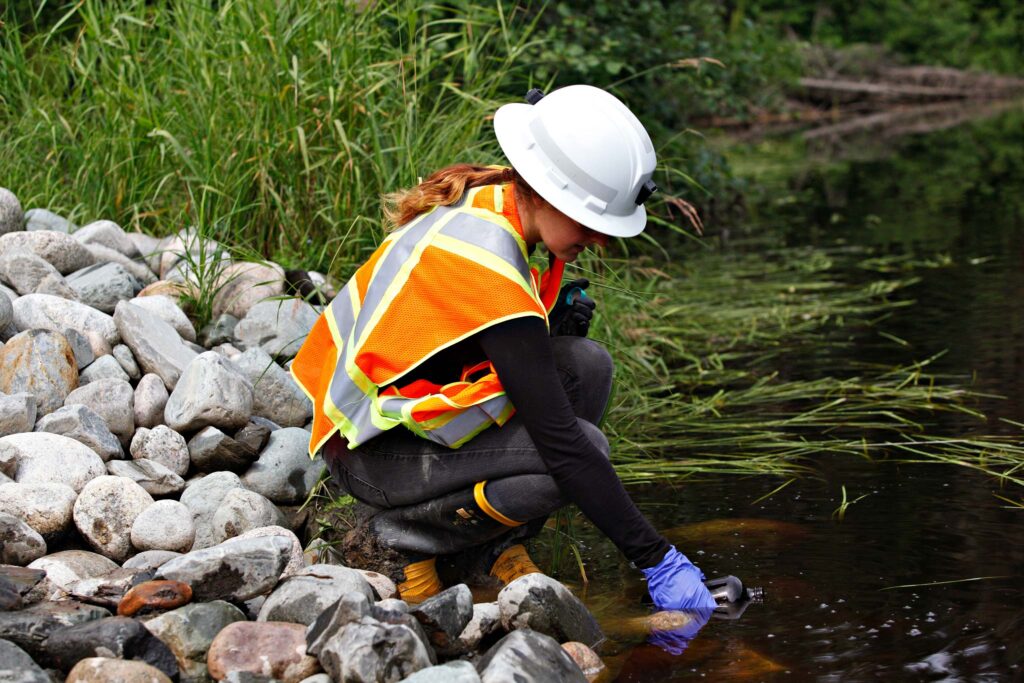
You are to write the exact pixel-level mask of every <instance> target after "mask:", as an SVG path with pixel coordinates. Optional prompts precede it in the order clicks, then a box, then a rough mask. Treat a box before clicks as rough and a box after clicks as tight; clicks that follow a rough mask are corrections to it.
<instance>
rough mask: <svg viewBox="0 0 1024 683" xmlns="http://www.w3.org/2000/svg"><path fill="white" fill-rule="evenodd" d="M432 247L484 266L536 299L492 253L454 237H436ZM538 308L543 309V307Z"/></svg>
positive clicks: (503, 261)
mask: <svg viewBox="0 0 1024 683" xmlns="http://www.w3.org/2000/svg"><path fill="white" fill-rule="evenodd" d="M433 245H434V246H435V247H437V248H438V249H443V250H444V251H447V252H450V253H452V254H455V255H456V256H462V257H464V258H467V259H469V260H471V261H473V262H474V263H479V264H480V265H482V266H485V267H486V268H487V269H488V270H493V271H494V272H495V273H497V274H498V275H501V276H502V277H504V278H505V279H506V280H510V281H511V282H514V283H515V284H517V285H519V287H521V288H522V290H523V291H524V292H526V293H527V294H529V295H530V297H531V298H533V299H537V295H536V293H535V292H534V291H533V288H532V287H531V285H530V283H529V282H526V281H525V280H523V276H522V274H520V273H519V271H517V270H516V269H515V268H513V267H512V265H511V264H509V262H508V261H506V260H505V259H503V258H501V257H500V256H495V255H494V254H493V253H492V252H490V251H488V250H486V249H481V248H480V247H478V246H476V245H474V244H470V243H469V242H465V241H463V240H460V239H456V238H454V237H448V236H447V235H437V236H436V237H435V238H434V240H433ZM540 308H544V306H543V305H541V306H540Z"/></svg>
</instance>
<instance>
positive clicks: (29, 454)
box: [0, 432, 107, 491]
mask: <svg viewBox="0 0 1024 683" xmlns="http://www.w3.org/2000/svg"><path fill="white" fill-rule="evenodd" d="M5 458H13V459H14V460H15V461H16V462H17V469H16V471H15V473H14V480H15V481H17V482H18V483H21V484H65V485H67V486H70V487H71V488H72V489H74V490H75V491H81V490H82V488H83V487H84V486H85V485H86V484H87V483H88V482H89V481H91V480H93V479H95V478H96V477H98V476H101V475H102V474H104V473H105V472H106V471H107V470H106V467H104V465H103V460H102V459H101V458H100V456H98V455H96V451H94V450H92V449H91V448H89V447H88V446H86V445H85V444H82V443H79V442H78V441H75V440H74V439H70V438H68V437H66V436H61V435H60V434H47V433H44V432H31V433H28V434H11V435H9V436H4V437H0V461H3V460H4V459H5Z"/></svg>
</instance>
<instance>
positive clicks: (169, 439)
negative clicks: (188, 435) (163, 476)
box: [129, 425, 189, 477]
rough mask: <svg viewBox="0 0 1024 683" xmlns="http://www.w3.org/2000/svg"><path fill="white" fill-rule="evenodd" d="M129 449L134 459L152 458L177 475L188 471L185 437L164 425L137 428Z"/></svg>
mask: <svg viewBox="0 0 1024 683" xmlns="http://www.w3.org/2000/svg"><path fill="white" fill-rule="evenodd" d="M129 450H130V451H131V454H132V457H133V458H135V459H136V460H141V459H146V460H153V461H154V462H158V463H160V464H161V465H163V466H164V467H166V468H167V469H169V470H170V471H172V472H174V473H175V474H177V475H178V476H179V477H182V476H185V473H186V472H188V465H189V457H188V444H187V443H186V442H185V437H183V436H182V435H181V434H179V433H178V432H176V431H174V430H173V429H171V428H170V427H168V426H166V425H157V426H156V427H153V428H152V429H139V430H137V431H136V432H135V436H134V437H133V438H132V444H131V446H130V447H129Z"/></svg>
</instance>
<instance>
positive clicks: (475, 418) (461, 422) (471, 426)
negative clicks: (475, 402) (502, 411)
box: [427, 406, 491, 448]
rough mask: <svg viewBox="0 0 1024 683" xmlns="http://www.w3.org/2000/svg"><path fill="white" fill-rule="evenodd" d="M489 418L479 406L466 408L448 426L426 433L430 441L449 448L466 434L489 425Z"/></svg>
mask: <svg viewBox="0 0 1024 683" xmlns="http://www.w3.org/2000/svg"><path fill="white" fill-rule="evenodd" d="M490 423H491V418H490V416H489V415H488V414H487V413H485V412H484V411H482V410H481V409H480V406H472V407H469V408H466V409H465V410H464V411H462V412H461V413H459V415H458V416H457V417H455V418H453V419H452V420H451V421H450V422H449V423H448V424H446V425H444V426H443V427H438V428H437V429H431V430H430V431H428V432H427V434H428V435H429V436H430V440H431V441H436V442H437V443H440V444H444V445H445V446H448V447H449V448H451V447H452V446H454V445H455V444H457V443H458V442H459V441H461V440H462V439H463V438H464V437H465V436H466V434H470V433H472V432H474V431H476V430H478V429H480V427H481V426H482V425H484V424H490Z"/></svg>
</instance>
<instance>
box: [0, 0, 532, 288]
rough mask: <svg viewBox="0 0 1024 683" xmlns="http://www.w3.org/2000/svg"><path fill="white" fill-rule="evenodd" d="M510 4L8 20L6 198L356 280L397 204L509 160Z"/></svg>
mask: <svg viewBox="0 0 1024 683" xmlns="http://www.w3.org/2000/svg"><path fill="white" fill-rule="evenodd" d="M359 5H366V8H365V9H362V10H360V9H359ZM502 7H503V5H502V4H501V3H493V4H490V3H481V4H466V5H465V6H464V8H463V11H455V10H452V9H450V8H448V7H447V6H444V5H440V4H430V3H414V2H400V1H393V2H373V3H355V2H338V3H320V4H316V3H305V2H299V1H298V0H280V1H278V0H252V1H247V2H231V1H228V2H224V3H220V4H219V8H218V9H216V10H213V9H211V4H210V3H204V2H199V1H197V0H158V1H156V2H144V1H142V0H115V1H113V2H100V1H98V0H84V1H83V2H79V3H76V4H75V5H74V6H73V9H72V10H70V11H69V13H68V16H67V21H65V22H63V23H58V25H57V26H56V27H54V28H53V29H50V30H49V31H47V32H44V33H36V34H30V35H29V37H26V35H25V34H23V33H21V32H19V31H18V30H17V28H16V26H15V21H16V20H15V18H14V17H10V16H8V17H6V19H5V21H6V25H5V26H4V27H3V28H2V29H0V41H2V42H0V129H2V130H3V136H4V144H3V145H2V146H0V168H3V178H2V180H3V184H4V185H5V186H6V187H8V188H9V189H11V190H12V191H14V192H15V194H16V195H17V196H19V198H20V199H21V201H22V203H23V204H24V205H25V206H26V208H28V207H34V206H46V207H51V208H53V209H55V210H56V211H58V212H59V213H61V214H64V215H68V216H69V217H71V218H72V219H77V220H80V221H89V220H94V219H96V218H101V217H102V218H109V219H112V220H115V221H117V222H119V223H121V224H122V225H123V226H125V227H126V228H128V229H142V230H144V231H146V232H150V233H154V234H161V235H162V234H170V233H173V232H176V231H177V230H179V229H180V228H182V227H185V226H187V225H192V224H196V223H199V222H201V225H199V226H198V227H199V228H200V229H201V230H203V231H204V232H205V233H206V234H207V235H208V236H210V237H213V238H214V239H218V240H220V241H221V242H223V243H225V244H228V245H231V246H232V247H233V248H245V249H248V250H250V251H253V252H256V253H259V254H262V255H263V256H265V257H268V258H274V259H275V260H278V261H279V262H281V263H282V264H283V265H285V266H286V267H289V266H293V265H294V266H297V265H302V266H304V267H307V268H315V269H320V270H330V269H332V268H333V270H335V271H336V272H342V271H346V270H348V269H350V268H352V267H353V266H354V265H355V264H356V263H357V262H358V261H359V260H360V259H361V258H362V257H363V256H365V254H366V252H368V251H369V250H371V248H372V247H373V245H374V243H375V242H376V240H377V239H378V238H379V236H380V221H379V216H380V210H379V207H380V196H381V195H382V194H383V193H385V192H389V191H393V190H395V189H396V188H400V187H405V186H409V185H411V184H414V183H415V181H416V178H417V177H419V176H422V175H426V174H427V173H429V172H430V171H432V170H434V169H436V168H439V167H441V166H444V165H447V164H449V163H454V162H456V161H466V160H473V161H484V162H487V161H493V160H495V159H496V158H497V157H496V152H497V148H496V145H495V144H494V143H493V141H492V139H491V136H490V135H485V134H482V131H484V130H485V129H486V128H487V127H489V121H488V116H489V114H490V113H491V112H492V111H493V109H494V108H495V104H496V101H495V99H494V98H495V97H496V95H497V93H498V91H499V88H500V87H501V86H503V85H506V84H507V83H508V82H509V81H510V79H512V78H513V77H514V76H515V75H516V74H517V73H518V71H517V67H516V64H517V60H518V59H519V57H520V55H521V54H522V52H523V50H524V49H525V48H526V47H528V45H529V35H530V26H527V25H522V24H521V22H520V21H519V20H518V19H514V18H513V17H510V16H508V15H507V14H506V12H505V11H504V10H503V9H502ZM22 19H24V18H22ZM517 22H519V23H517ZM200 195H203V196H204V197H205V201H204V206H203V207H202V208H203V211H202V215H200V213H199V211H198V208H197V207H196V205H195V203H194V201H193V197H197V196H200Z"/></svg>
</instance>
